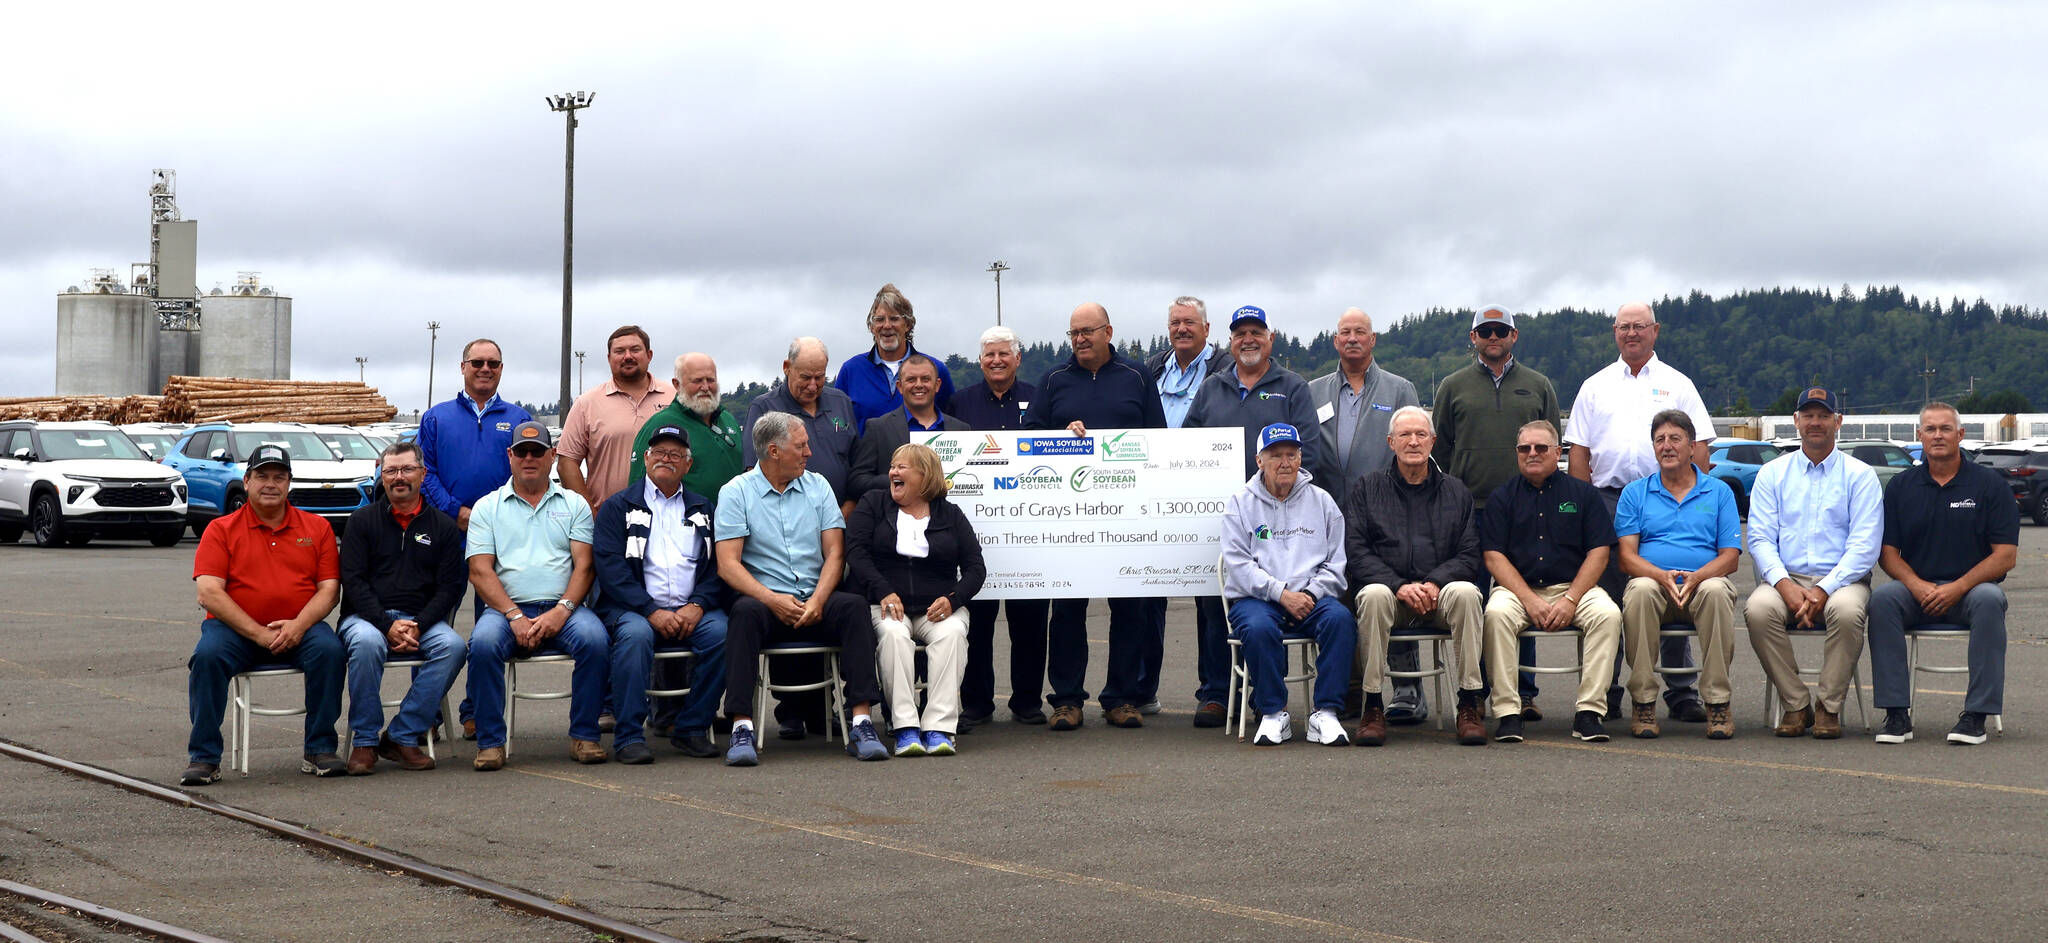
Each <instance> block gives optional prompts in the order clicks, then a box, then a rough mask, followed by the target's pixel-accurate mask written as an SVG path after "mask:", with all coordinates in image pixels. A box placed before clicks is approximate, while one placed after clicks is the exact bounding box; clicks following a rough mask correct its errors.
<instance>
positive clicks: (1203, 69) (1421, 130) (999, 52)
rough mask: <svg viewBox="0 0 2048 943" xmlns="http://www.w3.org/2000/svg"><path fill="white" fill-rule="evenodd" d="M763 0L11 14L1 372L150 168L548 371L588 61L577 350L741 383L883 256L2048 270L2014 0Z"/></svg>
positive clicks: (1393, 265) (941, 345) (1488, 295)
mask: <svg viewBox="0 0 2048 943" xmlns="http://www.w3.org/2000/svg"><path fill="white" fill-rule="evenodd" d="M744 6H749V5H741V4H730V5H719V6H717V7H711V6H710V5H705V8H702V9H700V8H697V5H694V4H691V5H683V4H667V5H663V6H661V7H657V8H653V9H648V10H635V11H631V12H622V11H621V10H620V8H613V7H607V6H604V5H592V6H591V7H586V8H577V7H574V6H568V5H558V6H555V7H553V8H552V9H553V10H554V11H556V12H553V13H551V14H549V15H548V16H547V17H545V18H544V17H543V16H541V15H538V14H535V13H530V12H520V11H519V10H518V8H516V7H513V6H500V5H493V6H475V7H465V8H463V9H464V10H465V11H466V12H452V11H451V10H449V9H444V8H443V5H439V4H418V3H415V4H408V5H404V6H398V7H391V8H384V9H378V8H377V7H375V6H374V5H370V4H354V5H347V6H344V7H332V8H330V7H305V8H300V7H294V6H291V5H281V4H263V5H256V6H250V7H247V8H244V9H239V10H233V11H226V12H218V11H217V12H199V11H201V10H209V11H213V10H215V8H214V7H212V6H210V5H192V6H190V7H178V8H176V9H175V11H174V10H173V8H170V7H164V6H163V5H161V4H156V5H149V6H142V5H138V6H135V7H133V8H131V9H126V10H125V11H124V10H123V9H121V8H106V7H102V6H99V5H92V7H91V12H90V14H83V13H76V12H57V11H59V10H60V9H62V10H65V11H71V10H78V9H83V8H81V7H78V5H60V4H36V5H34V6H32V7H27V8H24V9H22V10H17V11H14V12H12V13H10V30H9V32H10V34H11V36H12V37H13V38H14V39H15V40H16V41H15V42H14V43H11V44H10V48H9V52H8V55H7V57H6V58H5V60H4V61H0V78H5V79H6V80H7V81H6V88H8V89H9V92H8V93H7V94H6V95H5V96H0V161H4V166H5V168H6V172H5V173H4V174H0V207H4V209H5V212H4V214H0V218H4V225H0V312H4V315H0V317H4V319H5V321H4V323H5V324H6V334H7V343H6V344H4V345H0V395H22V394H40V393H47V392H49V391H50V390H51V389H52V387H53V383H54V367H53V358H54V349H55V320H56V315H55V311H56V298H55V296H56V294H57V293H58V292H59V291H61V290H63V288H64V287H65V286H67V285H76V284H82V283H83V282H84V281H85V280H86V278H87V270H88V269H90V268H93V267H112V268H116V269H118V270H119V271H120V273H121V274H122V275H123V276H124V277H125V276H126V275H127V272H128V265H129V263H130V262H134V261H139V260H145V259H147V257H148V208H149V201H148V197H147V191H148V187H149V183H150V175H149V171H150V169H151V168H153V167H168V168H173V169H176V170H177V172H178V182H179V193H178V198H179V204H180V207H181V209H182V210H183V213H184V215H185V217H186V218H188V219H196V220H198V221H199V284H200V286H201V288H202V290H204V289H206V288H210V287H211V286H212V285H214V284H215V283H226V284H232V283H233V281H234V277H235V273H236V272H237V271H240V270H256V271H260V272H261V273H262V275H263V279H264V281H265V283H266V284H269V285H272V286H275V287H276V288H278V289H279V290H280V291H281V292H282V293H284V294H287V295H290V296H291V297H292V298H293V307H294V324H293V345H294V357H293V375H294V376H295V377H298V378H300V379H343V378H354V377H355V375H356V370H355V367H356V365H355V362H354V358H356V357H358V356H365V357H368V358H369V361H370V362H369V366H368V376H369V380H370V381H371V383H373V384H374V385H377V386H379V387H381V388H382V389H383V390H384V391H385V394H386V395H387V396H388V397H389V398H390V399H391V400H392V402H393V403H394V404H395V405H397V406H399V407H400V408H401V409H406V410H411V409H415V408H418V407H419V406H420V405H421V404H422V403H423V401H424V399H425V395H426V362H427V330H426V324H427V322H428V321H429V320H438V321H440V322H441V324H442V326H443V329H442V333H441V340H442V343H441V346H440V356H439V360H440V361H441V363H440V365H439V366H440V369H439V372H438V381H437V385H436V388H435V389H436V397H437V398H446V396H447V395H448V394H449V393H450V392H451V391H452V390H453V389H454V385H455V384H456V383H457V382H459V381H458V379H457V376H456V373H455V371H454V362H455V359H456V354H457V351H458V349H459V347H460V344H461V342H462V341H464V340H467V339H468V338H470V337H473V336H478V335H490V336H494V337H496V338H498V339H499V340H501V341H502V342H503V343H504V346H505V353H506V359H507V361H508V365H507V371H508V376H507V379H506V392H508V393H509V394H511V395H513V396H515V397H518V398H520V399H525V400H529V401H550V400H552V399H553V398H554V393H555V389H556V383H557V374H556V370H557V359H556V350H557V346H558V344H559V337H560V325H561V318H560V314H561V307H560V306H561V251H562V244H561V239H562V216H561V211H562V145H563V120H562V117H561V116H560V115H557V114H553V113H550V112H549V111H548V110H547V108H546V106H545V104H544V102H543V101H542V99H543V97H544V96H545V95H547V94H549V93H554V92H562V91H570V90H576V89H587V90H591V91H595V92H597V93H598V97H597V100H596V103H595V105H594V106H593V107H591V108H590V109H588V110H587V111H584V112H582V116H583V117H582V124H581V127H580V129H579V130H578V133H577V137H576V145H577V147H576V158H577V163H576V170H577V186H576V249H577V253H576V275H577V282H576V315H577V317H576V331H575V337H574V341H575V345H576V347H577V348H579V349H584V350H588V351H590V352H591V354H592V359H591V360H590V361H589V363H588V365H587V367H586V379H587V383H588V384H595V383H597V382H599V381H600V380H602V379H603V378H604V370H605V368H604V367H603V365H602V353H601V350H602V348H603V346H604V338H605V335H606V334H608V333H609V332H610V330H611V329H612V328H613V327H616V326H618V325H619V324H623V323H628V322H633V323H638V324H641V325H643V326H644V327H646V328H647V329H648V330H649V331H650V333H651V334H652V335H653V340H654V347H655V352H656V355H657V357H658V358H659V359H660V360H662V361H663V366H664V368H665V366H666V361H667V360H668V358H671V357H673V356H674V355H676V354H680V353H682V352H684V351H687V350H704V351H707V352H709V353H711V354H712V355H713V356H714V357H716V358H717V359H718V361H719V363H720V365H721V368H722V369H721V373H722V378H723V380H724V382H725V385H726V386H727V387H728V388H730V387H732V386H733V385H736V384H737V383H738V382H740V381H742V380H747V379H767V378H770V377H771V376H772V375H773V373H774V371H775V370H776V368H777V365H778V363H779V360H780V358H781V352H782V349H783V348H784V346H785V345H786V344H787V342H788V340H789V338H790V337H791V336H793V335H795V334H799V333H815V334H818V335H820V336H822V337H824V338H825V340H826V341H827V342H828V344H829V345H830V347H831V350H832V354H833V358H834V359H835V360H838V359H840V358H843V357H845V356H848V355H851V354H853V353H855V352H856V351H858V350H860V349H862V348H864V347H865V346H866V344H867V342H868V341H867V337H866V334H865V332H864V331H863V329H862V327H861V319H862V316H863V315H864V313H865V310H866V306H867V304H868V302H869V299H870V298H871V297H872V296H873V294H874V292H875V290H876V289H877V288H878V287H880V286H881V284H882V283H884V282H888V281H893V282H895V283H896V284H897V285H898V286H900V287H901V288H902V289H903V291H904V292H905V293H906V294H907V295H908V296H909V297H910V299H911V301H912V302H913V303H914V304H915V305H916V308H917V313H918V316H919V321H920V323H919V329H918V338H917V339H918V342H919V347H920V348H922V349H926V350H929V351H932V352H935V353H946V352H954V351H961V352H971V348H972V347H973V344H974V339H975V337H976V336H977V335H978V334H979V333H980V331H981V330H982V329H983V328H984V327H986V326H988V325H989V324H991V323H993V320H994V307H995V301H994V286H993V284H992V282H991V281H990V279H989V276H988V274H987V273H986V272H984V271H983V270H984V269H985V268H986V267H987V265H988V263H989V262H990V261H991V260H994V259H1003V260H1005V261H1006V262H1008V263H1009V265H1011V266H1012V270H1011V271H1010V272H1009V273H1008V274H1007V275H1005V276H1004V279H1003V311H1004V319H1005V322H1006V323H1008V324H1010V325H1012V326H1013V327H1015V328H1017V329H1018V331H1019V332H1020V333H1021V334H1023V335H1024V336H1025V337H1026V338H1027V339H1028V340H1036V339H1052V338H1053V337H1054V335H1055V334H1056V333H1057V332H1058V331H1062V330H1064V329H1065V326H1066V317H1067V315H1068V313H1069V312H1070V311H1071V310H1072V309H1073V307H1074V306H1075V305H1076V304H1077V303H1079V302H1082V301H1090V300H1093V301H1100V302H1102V303H1104V304H1105V305H1106V306H1107V307H1108V309H1109V311H1110V314H1111V316H1112V319H1113V321H1114V322H1115V323H1116V325H1117V327H1118V328H1119V334H1120V335H1121V336H1123V337H1126V338H1128V337H1131V336H1145V335H1149V334H1152V333H1155V332H1158V331H1160V330H1161V329H1162V328H1163V326H1164V321H1165V311H1166V306H1167V304H1168V302H1169V301H1170V300H1171V299H1172V297H1173V296H1175V295H1178V294H1182V293H1191V294H1195V295H1199V296H1201V297H1203V298H1204V299H1206V300H1207V301H1208V303H1209V307H1210V310H1211V315H1212V317H1214V316H1217V315H1221V314H1225V313H1227V312H1228V311H1229V310H1231V309H1232V308H1234V307H1236V306H1238V305H1241V304H1257V305H1260V306H1262V307H1264V308H1265V309H1266V310H1267V311H1268V312H1269V313H1270V315H1271V316H1272V318H1273V321H1274V324H1275V326H1276V327H1277V328H1279V329H1281V330H1285V331H1289V332H1294V333H1301V334H1312V333H1314V332H1316V331H1319V330H1322V329H1325V328H1327V327H1329V326H1331V325H1333V324H1334V322H1335V320H1336V317H1337V315H1338V313H1340V312H1341V311H1342V310H1343V309H1344V308H1345V307H1346V306H1350V305H1357V306H1360V307H1362V308H1364V309H1365V310H1367V311H1368V312H1371V313H1372V314H1373V315H1374V316H1375V317H1376V318H1377V319H1378V320H1379V321H1380V323H1381V325H1382V326H1383V327H1384V326H1386V325H1388V324H1391V323H1392V322H1393V321H1394V320H1397V319H1399V318H1401V317H1404V316H1406V315H1409V314H1413V313H1416V312H1420V311H1422V310H1424V309H1427V308H1429V307H1432V306H1446V307H1456V306H1461V305H1476V304H1478V303H1484V302H1499V303H1504V304H1507V305H1509V306H1510V307H1512V308H1515V309H1517V310H1535V309H1539V308H1552V307H1556V306H1560V305H1575V306H1581V307H1588V308H1593V309H1601V310H1612V309H1613V308H1614V307H1615V306H1617V305H1618V304H1620V303H1621V302H1623V301H1626V300H1629V299H1631V298H1637V297H1651V298H1654V297H1656V296H1660V295H1664V294H1682V293H1684V292H1687V291H1689V290H1692V289H1703V290H1706V291H1709V292H1717V293H1718V292H1725V291H1730V290H1735V289H1739V288H1744V287H1755V286H1767V285H1780V284H1784V285H1805V286H1813V287H1819V286H1830V287H1832V286H1836V285H1840V284H1842V283H1844V282H1847V283H1851V284H1854V285H1856V286H1858V287H1859V288H1860V287H1861V286H1863V285H1865V284H1870V283H1886V284H1889V283H1897V284H1899V285H1901V286H1903V287H1904V288H1905V289H1906V290H1907V291H1908V292H1911V293H1917V294H1920V295H1923V296H1926V295H1941V296H1947V295H1951V294H1960V295H1962V296H1964V297H1966V298H1974V297H1976V296H1978V295H1982V296H1984V297H1986V298H1987V299H1989V300H1990V301H1992V302H1993V303H1994V304H2001V303H2015V304H2026V305H2029V306H2040V305H2044V304H2048V236H2044V232H2048V226H2044V219H2048V206H2044V203H2048V185H2044V183H2043V174H2042V169H2043V163H2044V160H2043V156H2042V155H2043V154H2048V140H2044V138H2048V131H2044V123H2043V122H2042V121H2041V120H2040V118H2041V106H2040V105H2039V103H2038V99H2039V98H2040V96H2041V93H2042V91H2043V90H2044V89H2048V82H2044V79H2048V66H2044V65H2043V64H2042V57H2041V55H2040V50H2041V49H2042V48H2043V45H2044V42H2048V28H2044V26H2048V9H2044V8H2043V7H2042V6H2040V5H2033V4H2020V3H2010V4H2003V3H2001V4H1989V3H1987V4H1922V3H1879V2H1857V3H1843V4H1825V3H1810V4H1808V3H1801V4H1784V3H1775V2H1772V3H1755V4H1741V3H1721V4H1661V3H1628V4H1562V3H1542V4H1523V3H1504V2H1503V3H1474V4H1452V3H1431V4H1359V3H1335V4H1285V3H1259V4H1245V5H1222V6H1207V5H1202V4H1194V3H1187V2H1171V3H1156V4H1153V3H1122V2H1119V3H1102V2H1091V3H1076V4H1065V3H1049V2H1040V3H1032V4H1015V5H1008V6H1007V7H1006V8H1003V9H1002V10H1001V12H993V11H995V10H996V9H997V8H996V7H994V6H991V5H986V4H932V5H923V4H887V5H877V4H821V5H817V6H815V7H809V8H802V10H801V13H800V14H799V13H792V14H788V15H786V16H783V17H777V18H772V19H770V18H763V17H761V16H759V15H757V14H754V13H750V12H747V11H744V10H742V9H740V8H741V7H744ZM776 6H778V7H781V6H791V5H776ZM793 8H794V7H793ZM579 9H582V10H590V9H608V10H610V11H611V12H606V13H602V14H600V13H591V12H574V11H576V10H579ZM151 17H159V18H162V22H153V21H152V19H151ZM39 18H47V19H39ZM1218 333H1219V334H1220V333H1221V331H1220V330H1219V331H1218Z"/></svg>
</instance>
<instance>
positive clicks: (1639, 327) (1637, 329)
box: [1614, 324, 1657, 334]
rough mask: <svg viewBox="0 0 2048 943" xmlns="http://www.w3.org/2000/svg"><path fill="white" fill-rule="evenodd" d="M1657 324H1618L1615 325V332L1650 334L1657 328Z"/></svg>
mask: <svg viewBox="0 0 2048 943" xmlns="http://www.w3.org/2000/svg"><path fill="white" fill-rule="evenodd" d="M1656 326H1657V325H1655V324H1617V325H1615V326H1614V333H1616V334H1648V333H1650V331H1651V330H1652V329H1654V328H1656Z"/></svg>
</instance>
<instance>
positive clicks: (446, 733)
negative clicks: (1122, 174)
mask: <svg viewBox="0 0 2048 943" xmlns="http://www.w3.org/2000/svg"><path fill="white" fill-rule="evenodd" d="M426 666H427V660H426V659H424V658H393V659H389V660H387V661H385V662H384V670H385V671H387V672H388V671H390V670H391V669H393V668H405V669H409V670H418V669H420V668H425V667H426ZM453 690H454V689H453V688H452V687H451V688H450V689H449V690H447V691H442V692H441V731H440V732H441V737H442V738H443V739H445V740H447V741H448V742H450V743H453V742H455V701H454V699H453V698H452V697H450V694H452V693H453ZM381 703H382V704H383V705H384V709H385V710H386V711H395V710H397V709H398V708H399V707H400V706H402V705H404V704H405V695H403V694H401V695H399V696H398V697H397V698H396V699H395V700H389V701H381ZM342 716H343V718H344V719H346V717H347V715H346V714H344V715H342ZM389 716H390V715H389V714H387V715H386V717H387V718H388V717H389ZM421 739H424V740H425V741H426V744H427V745H426V751H427V756H428V757H431V758H433V759H436V760H438V759H440V757H439V756H436V755H435V754H434V731H433V730H431V729H429V730H428V731H427V735H426V736H425V737H423V738H421ZM507 739H510V738H509V737H508V738H507Z"/></svg>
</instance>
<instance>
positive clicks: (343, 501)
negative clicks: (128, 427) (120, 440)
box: [164, 422, 370, 535]
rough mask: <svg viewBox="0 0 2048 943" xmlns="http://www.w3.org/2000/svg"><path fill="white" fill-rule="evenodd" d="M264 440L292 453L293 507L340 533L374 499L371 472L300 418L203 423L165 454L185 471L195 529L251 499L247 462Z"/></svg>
mask: <svg viewBox="0 0 2048 943" xmlns="http://www.w3.org/2000/svg"><path fill="white" fill-rule="evenodd" d="M259 445H276V446H279V447H281V448H283V449H284V451H285V454H287V455H290V456H291V457H292V490H291V496H290V497H291V502H292V506H293V507H297V508H299V509H301V510H306V511H311V512H313V513H314V514H318V515H320V516H321V517H324V518H326V519H327V523H328V524H330V525H332V526H333V527H334V532H335V533H336V534H337V535H338V534H340V533H341V530H342V527H343V525H345V524H347V523H348V516H349V514H350V513H352V512H354V511H355V509H356V508H359V507H362V506H363V505H364V504H367V503H369V500H368V498H367V495H368V494H369V493H370V492H369V489H368V487H367V485H368V484H369V482H370V478H369V476H367V475H365V474H363V472H362V470H361V468H359V467H351V464H350V463H347V462H344V461H342V460H340V459H339V458H337V457H336V456H335V454H334V452H333V451H332V450H331V449H329V448H328V447H327V444H326V443H325V442H322V441H321V440H320V436H319V434H318V433H316V432H315V431H314V427H312V426H308V425H305V424H303V423H297V422H265V423H244V424H240V425H233V424H229V423H225V422H210V423H204V424H201V425H197V426H193V427H192V428H190V429H187V430H185V434H184V436H183V437H181V438H180V439H179V440H178V445H177V447H176V448H175V449H173V450H172V451H171V454H170V455H168V456H166V457H165V458H164V464H166V465H169V466H171V467H172V468H175V469H177V470H178V471H179V472H181V473H182V474H184V476H185V483H186V485H188V486H189V487H190V488H191V491H192V498H191V510H190V512H189V514H188V515H187V516H188V518H189V520H190V522H191V524H192V532H193V533H194V534H197V533H199V532H201V531H204V530H205V529H206V525H207V524H209V523H212V522H213V520H214V519H215V518H217V517H221V516H223V515H226V514H230V513H233V512H234V510H235V509H236V508H239V507H241V506H242V504H243V502H244V501H246V500H247V497H246V495H244V494H243V492H242V472H243V469H244V467H245V466H244V464H243V463H244V461H245V460H246V459H247V458H248V457H249V453H250V452H252V451H254V450H255V448H256V447H257V446H259Z"/></svg>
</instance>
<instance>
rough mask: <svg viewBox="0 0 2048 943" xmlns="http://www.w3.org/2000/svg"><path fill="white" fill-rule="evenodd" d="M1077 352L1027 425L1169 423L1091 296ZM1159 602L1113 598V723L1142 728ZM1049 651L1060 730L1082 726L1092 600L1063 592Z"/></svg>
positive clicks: (1107, 692) (1078, 319)
mask: <svg viewBox="0 0 2048 943" xmlns="http://www.w3.org/2000/svg"><path fill="white" fill-rule="evenodd" d="M1067 328H1068V329H1067V343H1068V344H1069V345H1071V346H1072V348H1073V356H1072V357H1071V358H1069V359H1068V360H1067V362H1066V363H1063V364H1060V365H1059V366H1057V367H1054V368H1052V369H1051V370H1048V371H1046V373H1045V379H1043V380H1040V381H1039V382H1038V399H1036V400H1034V401H1032V403H1031V408H1029V409H1027V410H1025V411H1024V428H1026V429H1064V430H1066V431H1068V432H1070V433H1073V434H1074V435H1076V436H1086V435H1088V430H1089V429H1090V428H1095V429H1105V430H1106V429H1163V428H1165V427H1166V412H1165V410H1164V409H1162V408H1161V407H1160V405H1159V391H1158V390H1157V389H1155V388H1154V387H1153V386H1152V378H1151V377H1150V376H1149V375H1147V374H1146V372H1145V366H1144V365H1143V364H1141V363H1138V362H1137V361H1135V360H1132V359H1130V358H1128V357H1125V356H1123V355H1121V354H1119V353H1117V352H1116V341H1115V338H1114V331H1113V330H1112V329H1111V328H1110V326H1109V312H1108V311H1106V310H1104V309H1103V307H1102V306H1101V305H1099V304H1095V303H1093V302H1090V303H1088V304H1084V305H1082V306H1080V307H1078V308H1075V309H1074V313H1073V315H1072V316H1071V317H1070V318H1068V320H1067ZM1152 605H1153V601H1152V600H1150V599H1144V598H1122V599H1111V600H1109V674H1108V677H1107V678H1105V679H1104V681H1103V685H1102V710H1103V713H1104V715H1105V716H1106V717H1107V718H1108V719H1109V722H1110V723H1111V724H1112V725H1115V726H1118V727H1142V726H1144V725H1145V721H1144V717H1143V715H1141V714H1140V713H1139V712H1138V708H1139V707H1140V706H1141V705H1143V704H1144V701H1145V691H1144V686H1145V653H1146V651H1147V646H1148V644H1149V643H1148V636H1151V635H1153V634H1154V627H1153V621H1152V618H1151V606H1152ZM1047 635H1048V636H1049V641H1048V646H1047V648H1048V650H1047V652H1046V680H1047V681H1048V682H1049V683H1050V684H1051V685H1052V696H1051V697H1050V698H1047V700H1048V701H1050V702H1051V703H1052V708H1053V710H1052V729H1054V730H1073V729H1075V728H1077V727H1079V726H1081V705H1082V704H1083V703H1084V702H1086V701H1087V700H1088V692H1087V691H1086V690H1085V689H1084V685H1085V684H1086V680H1087V674H1088V600H1086V599H1058V600H1054V601H1053V604H1052V622H1051V624H1050V625H1049V626H1048V627H1047Z"/></svg>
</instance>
